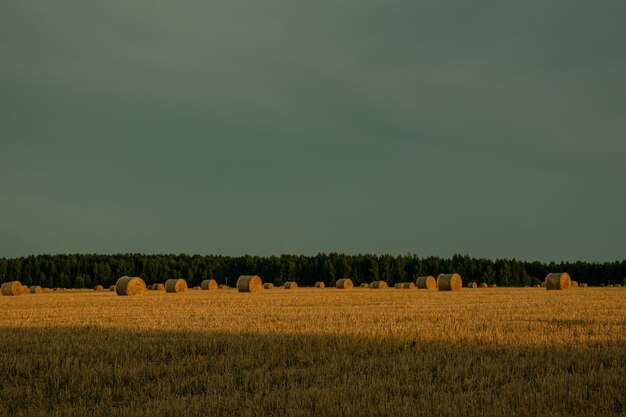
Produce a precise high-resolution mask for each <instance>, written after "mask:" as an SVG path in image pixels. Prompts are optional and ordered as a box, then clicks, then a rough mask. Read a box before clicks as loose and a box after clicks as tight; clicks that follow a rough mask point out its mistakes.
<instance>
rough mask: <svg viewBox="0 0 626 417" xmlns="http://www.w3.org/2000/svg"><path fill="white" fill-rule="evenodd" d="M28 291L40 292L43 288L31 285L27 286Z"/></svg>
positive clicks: (32, 292)
mask: <svg viewBox="0 0 626 417" xmlns="http://www.w3.org/2000/svg"><path fill="white" fill-rule="evenodd" d="M29 291H30V293H31V294H41V293H42V292H43V290H42V289H41V287H40V286H39V285H32V286H31V287H30V288H29Z"/></svg>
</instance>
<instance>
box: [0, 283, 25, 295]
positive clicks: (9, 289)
mask: <svg viewBox="0 0 626 417" xmlns="http://www.w3.org/2000/svg"><path fill="white" fill-rule="evenodd" d="M23 291H24V290H23V287H22V283H21V282H19V281H9V282H5V283H4V284H2V295H11V296H16V295H22V294H23Z"/></svg>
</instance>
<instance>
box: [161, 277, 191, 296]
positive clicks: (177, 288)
mask: <svg viewBox="0 0 626 417" xmlns="http://www.w3.org/2000/svg"><path fill="white" fill-rule="evenodd" d="M165 291H166V292H168V293H172V294H173V293H179V292H185V291H187V281H185V280H184V279H182V278H173V279H168V280H167V281H165Z"/></svg>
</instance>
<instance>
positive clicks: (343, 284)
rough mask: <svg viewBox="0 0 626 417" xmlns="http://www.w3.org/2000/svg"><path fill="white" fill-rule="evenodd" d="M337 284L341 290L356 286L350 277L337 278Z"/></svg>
mask: <svg viewBox="0 0 626 417" xmlns="http://www.w3.org/2000/svg"><path fill="white" fill-rule="evenodd" d="M335 286H336V287H337V288H338V289H340V290H351V289H352V288H353V287H354V284H353V283H352V280H351V279H350V278H341V279H339V280H337V284H336V285H335Z"/></svg>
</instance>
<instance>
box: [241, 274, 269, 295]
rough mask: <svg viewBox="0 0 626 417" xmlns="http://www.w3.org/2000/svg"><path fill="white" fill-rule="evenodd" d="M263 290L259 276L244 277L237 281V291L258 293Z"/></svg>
mask: <svg viewBox="0 0 626 417" xmlns="http://www.w3.org/2000/svg"><path fill="white" fill-rule="evenodd" d="M262 290H263V281H262V280H261V277H260V276H258V275H242V276H240V277H239V279H238V280H237V291H239V292H257V291H262Z"/></svg>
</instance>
